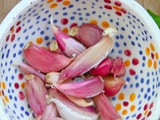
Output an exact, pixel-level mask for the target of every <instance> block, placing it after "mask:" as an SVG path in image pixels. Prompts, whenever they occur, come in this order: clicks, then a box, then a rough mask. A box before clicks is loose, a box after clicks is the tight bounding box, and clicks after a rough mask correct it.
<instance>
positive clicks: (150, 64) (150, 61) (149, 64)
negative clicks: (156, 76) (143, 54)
mask: <svg viewBox="0 0 160 120" xmlns="http://www.w3.org/2000/svg"><path fill="white" fill-rule="evenodd" d="M151 66H152V60H151V59H149V60H148V67H149V68H151Z"/></svg>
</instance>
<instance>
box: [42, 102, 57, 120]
mask: <svg viewBox="0 0 160 120" xmlns="http://www.w3.org/2000/svg"><path fill="white" fill-rule="evenodd" d="M58 116H59V114H58V111H57V108H56V106H55V104H54V103H50V104H48V105H46V108H45V111H44V112H43V114H42V117H41V120H53V118H54V117H58Z"/></svg>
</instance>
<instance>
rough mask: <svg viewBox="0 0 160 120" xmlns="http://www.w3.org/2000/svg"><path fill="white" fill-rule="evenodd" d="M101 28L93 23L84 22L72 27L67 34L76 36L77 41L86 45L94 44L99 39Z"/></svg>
mask: <svg viewBox="0 0 160 120" xmlns="http://www.w3.org/2000/svg"><path fill="white" fill-rule="evenodd" d="M102 33H103V29H101V28H100V27H98V26H97V25H95V24H91V23H84V24H82V25H80V26H76V27H73V28H72V29H71V31H70V32H69V35H71V36H72V37H74V38H76V39H77V40H78V41H79V42H81V43H82V44H84V45H85V46H86V47H90V46H92V45H95V44H96V43H97V42H98V41H100V40H101V38H102V37H103V36H102Z"/></svg>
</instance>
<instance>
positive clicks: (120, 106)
mask: <svg viewBox="0 0 160 120" xmlns="http://www.w3.org/2000/svg"><path fill="white" fill-rule="evenodd" d="M121 108H122V105H121V104H120V103H117V104H116V106H115V109H116V110H117V111H120V110H121Z"/></svg>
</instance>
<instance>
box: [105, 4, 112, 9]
mask: <svg viewBox="0 0 160 120" xmlns="http://www.w3.org/2000/svg"><path fill="white" fill-rule="evenodd" d="M104 7H105V8H106V9H108V10H112V6H110V5H104Z"/></svg>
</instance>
